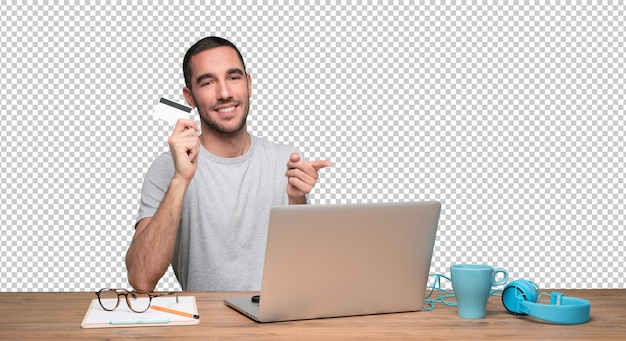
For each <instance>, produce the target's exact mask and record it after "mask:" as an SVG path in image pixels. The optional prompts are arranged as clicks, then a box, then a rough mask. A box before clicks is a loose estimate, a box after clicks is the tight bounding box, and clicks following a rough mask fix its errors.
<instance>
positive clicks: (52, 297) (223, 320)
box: [0, 289, 626, 340]
mask: <svg viewBox="0 0 626 341" xmlns="http://www.w3.org/2000/svg"><path fill="white" fill-rule="evenodd" d="M562 292H563V293H564V294H565V295H568V296H574V297H580V298H585V299H588V300H589V301H591V321H589V322H588V323H586V324H581V325H571V326H565V325H553V324H548V323H543V322H541V321H538V320H534V319H532V318H529V317H515V316H513V315H510V314H508V313H506V312H505V309H504V308H503V307H502V304H501V302H500V299H499V297H491V298H490V299H489V303H488V304H487V316H486V318H484V319H480V320H464V319H461V318H459V317H458V316H457V314H456V308H453V307H447V306H444V305H441V304H438V305H437V307H436V308H435V310H433V311H420V312H414V313H399V314H386V315H371V316H356V317H342V318H332V319H321V320H308V321H294V322H279V323H268V324H260V323H256V322H253V321H251V320H249V319H248V318H246V317H244V316H243V315H241V314H239V313H237V312H236V311H234V310H232V309H230V308H228V307H226V306H225V305H224V304H223V303H222V299H223V298H225V297H228V296H233V293H232V292H231V293H225V292H189V293H183V294H184V295H185V294H189V295H194V296H196V300H197V303H198V310H199V314H200V325H197V326H181V327H165V326H164V327H134V328H105V329H81V328H80V323H81V322H82V320H83V317H84V315H85V313H86V311H87V308H88V307H89V303H90V302H91V300H92V299H93V298H95V297H96V296H95V295H94V294H93V293H0V339H12V340H18V339H47V340H58V339H66V340H74V339H90V340H94V339H131V338H132V339H134V338H150V339H159V338H160V339H186V340H192V339H220V340H222V339H239V340H241V339H244V340H245V339H271V340H276V339H289V340H320V339H339V340H345V339H358V340H365V339H377V340H378V339H380V340H382V339H385V340H391V339H393V340H397V339H443V340H452V339H465V340H469V339H472V340H474V339H481V340H482V339H523V340H538V339H568V340H572V339H595V338H597V339H603V340H604V339H626V289H601V290H562ZM238 294H241V295H245V294H246V293H234V295H238Z"/></svg>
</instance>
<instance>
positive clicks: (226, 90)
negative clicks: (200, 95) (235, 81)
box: [217, 82, 231, 99]
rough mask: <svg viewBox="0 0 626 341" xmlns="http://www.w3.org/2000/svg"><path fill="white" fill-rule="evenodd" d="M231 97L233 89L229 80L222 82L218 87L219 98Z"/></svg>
mask: <svg viewBox="0 0 626 341" xmlns="http://www.w3.org/2000/svg"><path fill="white" fill-rule="evenodd" d="M230 97H231V89H230V86H229V85H228V82H224V83H220V84H219V85H218V89H217V99H227V98H230Z"/></svg>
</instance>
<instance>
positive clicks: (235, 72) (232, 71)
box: [196, 67, 245, 84]
mask: <svg viewBox="0 0 626 341" xmlns="http://www.w3.org/2000/svg"><path fill="white" fill-rule="evenodd" d="M226 74H227V75H241V76H243V75H244V74H245V73H244V72H243V70H242V69H240V68H236V67H234V68H231V69H228V70H226ZM213 77H214V75H213V74H212V73H205V74H202V75H200V76H198V77H197V78H196V84H197V83H200V82H202V81H203V80H205V79H207V78H213Z"/></svg>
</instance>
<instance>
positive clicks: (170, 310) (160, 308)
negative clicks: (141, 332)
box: [151, 305, 200, 319]
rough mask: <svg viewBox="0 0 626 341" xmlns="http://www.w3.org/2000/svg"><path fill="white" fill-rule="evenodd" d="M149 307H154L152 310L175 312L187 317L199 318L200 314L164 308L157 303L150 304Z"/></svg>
mask: <svg viewBox="0 0 626 341" xmlns="http://www.w3.org/2000/svg"><path fill="white" fill-rule="evenodd" d="M151 308H152V309H154V310H159V311H164V312H166V313H170V314H176V315H180V316H184V317H189V318H193V319H199V318H200V316H199V315H196V314H191V313H186V312H184V311H178V310H174V309H170V308H165V307H159V306H158V305H152V306H151Z"/></svg>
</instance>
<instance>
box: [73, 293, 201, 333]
mask: <svg viewBox="0 0 626 341" xmlns="http://www.w3.org/2000/svg"><path fill="white" fill-rule="evenodd" d="M107 300H109V301H110V300H111V299H107ZM113 305H115V303H113ZM156 307H161V308H166V309H170V310H174V311H176V312H182V313H189V314H191V315H198V306H197V305H196V298H195V296H179V297H178V300H177V299H176V297H169V296H168V297H158V298H155V299H153V300H152V304H151V308H150V309H148V310H147V311H146V312H144V313H135V312H133V311H131V310H130V308H129V307H128V305H127V304H126V300H125V299H124V297H121V299H120V303H119V305H118V307H117V308H116V309H115V310H113V311H106V310H104V309H102V306H100V303H98V299H97V298H94V299H92V300H91V304H90V305H89V309H87V313H85V317H84V318H83V322H82V323H81V324H80V326H81V328H115V327H118V328H119V327H146V326H151V327H158V326H185V325H197V324H199V323H200V320H199V319H197V318H192V317H184V316H181V315H179V314H176V313H171V312H166V311H162V310H156V309H154V308H156Z"/></svg>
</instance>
